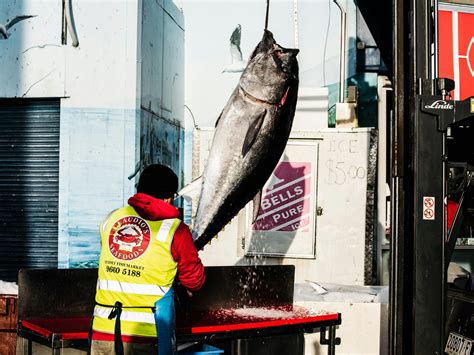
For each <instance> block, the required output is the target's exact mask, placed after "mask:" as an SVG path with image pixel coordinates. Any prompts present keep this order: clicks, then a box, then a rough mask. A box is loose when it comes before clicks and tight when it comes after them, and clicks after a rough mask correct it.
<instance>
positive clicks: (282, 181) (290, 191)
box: [253, 161, 311, 232]
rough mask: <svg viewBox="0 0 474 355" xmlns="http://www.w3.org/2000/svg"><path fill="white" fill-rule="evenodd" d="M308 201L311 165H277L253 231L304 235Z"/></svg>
mask: <svg viewBox="0 0 474 355" xmlns="http://www.w3.org/2000/svg"><path fill="white" fill-rule="evenodd" d="M310 199H311V163H309V162H305V163H296V162H291V163H290V162H288V161H282V162H280V163H279V164H278V166H277V167H276V169H275V170H274V172H273V175H272V176H271V178H270V180H269V183H268V184H267V186H266V189H265V190H264V191H263V194H262V201H261V204H260V213H259V215H258V217H257V220H256V222H255V224H254V225H253V230H258V231H280V232H293V231H297V230H301V231H307V229H308V225H309V211H310V205H311V201H310Z"/></svg>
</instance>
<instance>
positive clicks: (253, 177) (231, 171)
mask: <svg viewBox="0 0 474 355" xmlns="http://www.w3.org/2000/svg"><path fill="white" fill-rule="evenodd" d="M297 54H298V50H297V49H286V48H283V47H281V46H279V45H278V44H276V42H275V40H274V39H273V35H272V33H271V32H269V31H265V33H264V35H263V38H262V40H261V42H260V43H259V44H258V46H257V47H256V48H255V50H254V52H253V53H252V55H251V57H250V59H249V62H248V64H247V67H246V69H245V70H244V72H243V73H242V76H241V78H240V81H239V84H238V85H237V87H236V88H235V90H234V92H233V94H232V95H231V97H230V98H229V101H228V102H227V104H226V106H225V107H224V110H223V111H222V113H221V115H220V116H219V118H218V121H217V123H216V130H215V133H214V138H213V142H212V146H211V150H210V153H209V157H208V162H207V165H206V168H205V170H204V173H203V176H202V187H201V193H200V198H199V203H198V207H197V212H196V217H195V220H194V224H193V238H194V242H195V245H196V247H197V248H198V249H201V248H202V247H204V245H206V244H207V243H208V242H209V240H211V239H212V238H213V237H214V236H216V235H217V233H218V232H219V231H221V230H222V228H223V227H224V226H225V225H226V224H227V223H229V222H230V220H231V219H232V218H233V217H234V216H235V215H236V214H237V213H238V212H239V211H240V210H241V209H242V208H243V207H244V206H245V205H246V204H247V203H248V202H249V201H250V200H252V199H253V198H254V197H255V196H256V195H258V194H259V192H260V191H261V189H262V187H263V185H264V184H265V182H266V181H267V180H268V178H269V177H270V175H271V173H272V171H273V170H274V168H275V166H276V165H277V163H278V160H279V159H280V157H281V155H282V153H283V150H284V148H285V146H286V143H287V141H288V137H289V134H290V131H291V126H292V123H293V117H294V114H295V108H296V101H297V95H298V62H297V60H296V55H297Z"/></svg>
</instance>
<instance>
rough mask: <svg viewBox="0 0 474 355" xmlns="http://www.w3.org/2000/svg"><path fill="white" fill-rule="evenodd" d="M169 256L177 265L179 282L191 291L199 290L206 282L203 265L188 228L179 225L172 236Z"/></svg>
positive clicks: (182, 224)
mask: <svg viewBox="0 0 474 355" xmlns="http://www.w3.org/2000/svg"><path fill="white" fill-rule="evenodd" d="M171 255H172V256H173V259H174V260H175V261H176V262H177V263H178V277H179V281H181V283H182V284H183V286H184V287H186V288H187V289H189V290H191V291H197V290H199V289H200V288H201V287H202V285H203V284H204V281H205V280H206V275H205V273H204V265H203V264H202V262H201V259H200V258H199V256H198V252H197V250H196V247H195V246H194V242H193V238H192V237H191V233H190V231H189V228H188V227H187V226H186V225H185V224H184V223H181V224H180V225H179V227H178V229H177V230H176V232H175V234H174V238H173V244H171Z"/></svg>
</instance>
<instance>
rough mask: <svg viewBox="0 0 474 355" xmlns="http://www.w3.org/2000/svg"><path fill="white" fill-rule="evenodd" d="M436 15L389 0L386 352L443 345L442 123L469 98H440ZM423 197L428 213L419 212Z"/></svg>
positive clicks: (465, 113) (466, 107)
mask: <svg viewBox="0 0 474 355" xmlns="http://www.w3.org/2000/svg"><path fill="white" fill-rule="evenodd" d="M437 15H438V14H437V0H431V1H430V0H393V28H394V36H393V77H392V78H393V84H394V101H393V116H392V117H391V141H392V150H391V162H392V166H391V168H392V178H391V192H392V211H391V216H392V221H391V225H392V234H391V237H392V242H391V274H390V323H389V332H390V337H389V352H390V354H417V355H418V354H442V353H443V352H444V342H445V334H444V326H445V316H444V315H445V301H446V300H445V299H446V269H447V265H448V264H449V259H450V256H451V254H452V248H453V247H454V245H453V243H454V242H453V241H452V240H451V243H449V244H448V248H446V247H445V240H446V237H447V227H446V222H445V205H444V199H445V197H446V181H445V180H446V163H447V161H446V160H447V156H446V142H445V139H446V130H447V128H448V126H449V125H450V124H452V123H454V122H457V121H460V120H462V119H466V118H468V117H469V116H472V115H473V106H472V105H474V101H473V98H470V99H467V100H464V101H458V102H456V101H446V100H445V99H446V97H445V95H447V93H446V92H443V95H441V94H440V92H439V91H440V90H439V89H441V88H440V87H438V85H439V84H440V81H438V80H437V79H436V76H437V68H436V66H437V58H434V57H433V54H432V48H435V51H434V56H436V55H437V54H436V46H437V43H436V42H437V41H436V37H437V33H436V30H435V29H436V28H437V27H436V24H437ZM427 201H429V203H430V204H431V202H434V205H433V206H431V207H432V208H431V207H430V209H431V212H433V215H431V214H430V213H431V212H429V213H428V214H429V215H425V216H424V213H427V212H426V208H425V209H424V208H423V204H424V202H427ZM447 256H449V259H447Z"/></svg>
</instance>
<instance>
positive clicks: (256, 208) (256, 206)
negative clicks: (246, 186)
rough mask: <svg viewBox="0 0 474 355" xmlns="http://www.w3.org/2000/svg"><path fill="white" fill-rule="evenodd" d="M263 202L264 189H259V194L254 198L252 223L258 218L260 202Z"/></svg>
mask: <svg viewBox="0 0 474 355" xmlns="http://www.w3.org/2000/svg"><path fill="white" fill-rule="evenodd" d="M261 202H262V190H258V192H257V194H256V195H255V197H254V198H253V216H252V223H255V221H256V220H257V217H258V214H259V213H260V203H261Z"/></svg>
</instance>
